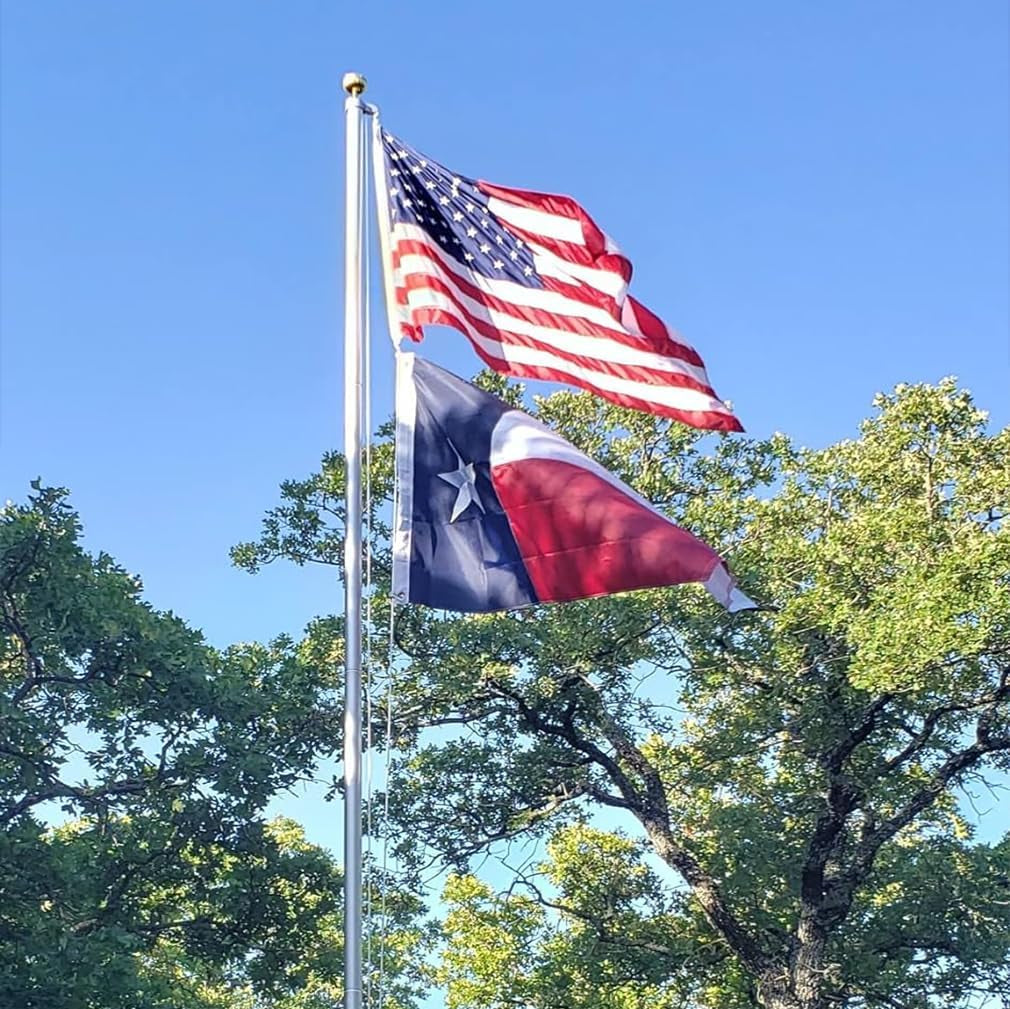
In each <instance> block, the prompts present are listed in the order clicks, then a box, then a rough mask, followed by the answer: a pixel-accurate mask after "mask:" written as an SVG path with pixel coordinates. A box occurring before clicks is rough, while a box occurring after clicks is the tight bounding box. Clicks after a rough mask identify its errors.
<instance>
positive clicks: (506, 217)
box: [487, 196, 586, 245]
mask: <svg viewBox="0 0 1010 1009" xmlns="http://www.w3.org/2000/svg"><path fill="white" fill-rule="evenodd" d="M487 208H488V210H490V211H491V213H492V214H494V215H495V216H496V217H500V218H501V219H502V220H503V221H508V222H509V224H514V225H515V226H516V227H517V228H521V229H522V230H523V231H530V232H532V233H533V234H534V235H543V236H544V237H545V238H554V239H557V240H559V241H562V242H571V243H572V244H573V245H585V244H586V239H585V237H584V235H583V234H582V222H581V221H577V220H573V219H572V218H571V217H562V216H561V215H560V214H550V213H548V212H547V211H546V210H532V209H530V208H529V207H517V206H516V205H515V204H514V203H506V202H505V201H504V200H499V199H498V198H497V197H496V196H492V197H490V198H489V199H488V201H487Z"/></svg>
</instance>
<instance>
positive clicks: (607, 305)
mask: <svg viewBox="0 0 1010 1009" xmlns="http://www.w3.org/2000/svg"><path fill="white" fill-rule="evenodd" d="M408 253H413V254H415V255H419V256H424V257H425V258H427V259H431V260H433V261H434V262H436V263H438V264H439V265H440V266H442V268H443V269H445V270H447V271H448V272H450V273H452V274H453V276H454V277H455V278H456V281H457V283H458V284H459V285H460V287H461V288H462V289H466V290H468V291H469V290H470V288H469V287H468V286H466V285H469V281H466V280H464V279H463V278H462V277H460V276H459V274H457V273H455V271H453V270H451V269H450V267H448V266H447V265H445V255H444V253H442V251H441V250H440V249H438V248H436V247H435V246H434V245H431V244H429V243H428V242H419V241H418V240H417V239H416V238H398V239H397V240H396V244H395V245H394V247H393V266H394V267H399V265H400V257H401V256H402V255H406V254H408ZM537 278H538V280H539V281H540V283H541V284H542V285H543V289H544V290H545V291H553V292H555V293H556V294H560V295H561V296H562V297H564V298H570V299H571V300H572V301H576V302H578V303H579V304H580V305H586V306H588V307H589V308H597V309H599V310H600V311H603V312H606V313H607V315H609V316H610V317H611V318H612V319H613V320H614V322H616V323H618V324H620V321H621V320H620V314H619V313H620V309H619V308H618V305H617V302H616V301H615V300H614V299H613V298H612V297H610V295H608V294H605V293H604V292H603V291H600V290H598V289H597V288H595V287H591V286H590V285H589V284H583V283H580V282H579V281H577V280H576V279H575V278H572V283H570V284H567V283H565V282H564V281H563V280H559V279H558V278H556V277H545V276H543V275H542V274H537ZM499 283H505V284H516V286H517V287H520V288H523V289H524V290H536V287H532V286H531V287H528V288H527V287H524V285H522V284H519V283H517V282H516V281H514V280H511V281H510V280H503V281H499ZM472 289H473V290H474V291H476V292H477V294H476V295H475V297H478V296H479V297H480V298H482V299H487V298H491V297H493V295H490V294H487V293H485V292H483V291H481V290H480V289H479V288H476V287H474V288H472ZM500 304H501V305H502V311H511V312H512V314H513V315H516V314H517V313H518V312H519V311H537V310H536V309H528V308H527V306H524V305H521V304H516V303H515V302H511V301H508V300H504V299H503V300H502V301H501V302H500ZM513 305H514V309H513V308H509V307H507V306H513ZM555 317H556V318H558V319H562V318H567V317H568V316H565V315H558V316H555ZM571 318H573V319H578V318H579V316H577V315H573V316H571ZM586 325H587V326H594V327H595V328H597V329H600V330H603V327H600V326H597V325H596V324H595V323H588V322H587V323H586ZM603 331H605V332H606V330H603ZM587 335H593V334H587ZM631 339H632V340H634V339H635V338H634V337H631ZM642 339H645V338H644V337H643V338H639V340H638V342H636V343H635V344H634V346H636V347H637V346H640V345H641V341H642Z"/></svg>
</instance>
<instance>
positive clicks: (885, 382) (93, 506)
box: [0, 0, 1010, 840]
mask: <svg viewBox="0 0 1010 1009" xmlns="http://www.w3.org/2000/svg"><path fill="white" fill-rule="evenodd" d="M0 12H2V24H0V27H2V37H0V44H2V92H0V100H2V123H0V128H2V178H0V184H2V249H0V252H2V276H0V279H2V291H0V293H2V302H0V311H2V317H0V322H2V345H0V497H11V498H21V497H23V496H24V494H25V493H26V491H27V489H28V482H29V480H30V479H31V478H32V477H34V476H37V475H41V476H42V477H43V479H44V480H45V481H47V482H50V483H57V484H63V485H66V486H69V487H70V488H71V490H72V492H73V500H74V502H75V503H76V505H77V506H78V508H79V509H80V511H81V513H82V516H83V518H84V522H85V525H86V533H87V541H88V543H89V545H91V546H92V547H93V548H94V549H105V550H107V551H109V552H110V553H112V554H113V555H114V556H116V557H117V558H118V559H119V560H120V561H121V562H122V563H123V564H124V565H125V566H127V567H128V568H129V569H130V570H132V571H135V572H138V573H139V574H140V575H141V576H142V577H143V579H144V581H145V584H146V586H147V594H148V598H149V599H150V600H151V601H152V602H153V603H154V604H155V605H157V606H161V607H170V608H173V609H174V610H176V611H177V612H179V613H180V614H181V615H182V616H184V617H185V618H186V619H188V620H189V621H190V622H191V623H193V624H195V625H197V626H199V627H202V628H203V629H204V630H205V632H206V633H207V635H208V637H209V638H210V639H211V640H212V641H214V642H215V643H218V644H225V643H227V642H229V641H232V640H249V639H262V638H266V637H269V636H271V635H272V634H274V633H276V632H279V631H291V632H298V631H299V629H300V628H301V627H302V626H303V625H304V623H305V622H306V621H307V620H308V619H309V618H310V617H311V616H312V615H314V614H316V613H319V612H325V611H328V610H334V609H337V608H339V606H340V597H339V590H338V586H337V580H336V577H335V575H331V574H330V573H329V572H321V571H302V570H297V569H276V570H269V571H267V572H266V573H264V574H262V575H260V576H259V577H257V578H250V577H249V576H247V575H244V574H241V573H239V572H236V571H234V570H233V569H231V568H230V566H229V562H228V557H227V551H228V548H229V546H230V545H232V544H233V543H235V542H236V541H238V540H240V539H245V538H251V537H253V536H254V535H255V534H256V532H257V530H258V527H259V521H260V518H261V516H262V513H263V511H264V510H265V509H266V508H267V507H269V506H270V505H271V504H273V503H274V502H275V500H276V488H277V485H278V483H279V482H280V481H281V480H282V479H284V478H286V477H291V476H300V475H303V474H306V473H308V472H309V471H310V470H311V469H312V468H313V467H314V466H315V464H316V463H317V461H318V458H319V456H320V454H321V452H322V451H323V450H324V449H327V448H329V447H331V446H335V445H337V444H339V443H340V419H341V416H342V406H341V402H340V389H341V382H342V375H341V365H340V360H341V357H340V343H339V341H340V329H341V321H342V306H341V290H342V287H341V282H340V270H341V228H342V220H341V209H342V185H343V177H342V171H343V160H342V145H343V137H342V129H343V115H342V94H341V92H340V77H341V75H342V73H343V72H344V71H345V70H348V69H358V70H361V71H362V72H364V73H365V74H366V75H367V76H368V78H369V82H370V87H369V92H368V95H367V97H368V98H369V99H370V100H371V101H373V102H375V103H377V104H379V105H380V106H381V108H382V110H383V115H384V120H385V122H386V125H387V126H388V127H389V128H390V129H391V130H393V131H394V132H395V133H398V134H399V135H400V136H402V137H403V138H404V139H405V140H407V141H408V142H410V143H411V144H413V145H414V146H415V147H417V148H418V149H420V150H422V151H424V152H426V153H428V154H430V155H432V156H433V157H435V158H437V159H438V160H440V161H441V162H443V163H444V164H446V165H448V166H449V167H451V168H453V169H454V170H459V171H461V172H465V173H467V174H469V175H473V176H479V177H482V178H486V179H489V180H493V181H499V182H501V183H503V184H506V185H514V186H525V187H529V188H541V189H549V190H555V191H562V192H568V193H570V194H572V195H574V196H576V197H577V198H579V199H580V200H581V201H582V202H583V203H584V204H585V205H586V206H587V207H588V208H589V209H590V211H591V212H592V213H593V214H594V216H595V217H596V219H597V220H598V221H599V222H600V223H601V224H602V226H603V227H605V228H606V229H607V230H608V231H609V232H610V233H611V234H612V235H613V236H614V237H615V238H616V239H617V240H618V241H619V242H620V243H621V245H622V247H623V248H624V249H625V251H626V252H627V253H628V254H629V255H630V256H631V258H632V260H633V261H634V263H635V279H634V282H633V286H632V290H633V291H634V292H635V293H636V294H637V296H638V297H639V298H640V299H641V300H642V301H644V302H645V303H646V304H647V305H649V306H650V307H652V308H653V309H654V310H656V311H657V312H659V313H660V314H661V315H663V316H664V317H665V318H666V319H667V320H668V321H669V322H671V323H672V324H673V325H675V326H676V327H677V328H678V329H680V331H681V332H682V333H683V334H684V335H685V336H686V338H687V339H688V340H689V341H690V342H692V343H693V344H694V345H695V346H696V347H697V348H698V349H699V350H700V351H701V353H702V354H703V356H704V357H705V359H706V362H707V363H708V366H709V371H710V375H711V376H712V379H713V381H714V383H715V386H716V389H717V390H718V391H719V393H720V395H722V396H723V397H726V398H729V399H731V400H733V402H734V404H735V405H736V407H737V410H738V412H739V415H740V417H741V418H742V420H743V422H744V424H745V425H746V426H747V428H748V430H749V431H750V432H752V433H754V434H757V435H764V434H767V433H769V432H771V431H774V430H782V431H786V432H788V433H790V434H792V435H793V436H794V437H795V438H796V439H797V440H799V441H800V442H801V443H803V444H807V445H822V444H826V443H828V442H830V441H832V440H835V439H838V438H842V437H850V436H853V435H854V434H855V432H856V425H857V423H858V421H859V420H860V418H862V417H863V416H865V415H866V414H867V413H868V412H869V410H870V401H871V399H872V396H873V394H874V392H876V391H877V390H879V389H884V388H889V387H891V386H893V385H894V384H895V383H896V382H899V381H906V382H915V381H934V380H936V379H938V378H940V377H941V376H943V375H947V374H956V375H958V376H959V377H960V378H961V380H962V381H963V382H964V383H965V384H966V385H967V386H969V387H970V388H971V389H972V390H974V392H975V393H976V396H977V399H978V401H979V402H980V404H981V405H983V406H985V407H987V408H988V409H990V410H991V411H992V412H993V416H994V421H996V422H998V423H1000V424H1005V423H1007V422H1008V421H1010V338H1008V328H1010V327H1008V272H1010V264H1008V190H1010V180H1008V130H1007V126H1008V108H1007V102H1008V99H1007V94H1008V89H1007V85H1008V72H1007V35H1008V24H1007V18H1008V13H1007V12H1008V8H1007V4H1006V2H1005V0H969V2H966V3H962V4H952V3H949V2H946V0H883V2H882V0H849V2H846V3H833V4H812V3H809V2H805V0H788V2H787V0H767V2H764V3H752V2H747V0H732V2H730V0H717V2H709V3H704V4H699V3H667V4H663V3H645V2H637V3H625V4H620V5H617V6H616V7H615V6H614V5H604V4H599V3H594V2H581V3H543V2H538V3H530V2H527V0H523V2H516V3H511V4H508V5H492V4H480V3H470V4H461V3H458V2H456V0H447V2H443V3H441V4H420V3H400V4H391V3H382V2H371V3H362V4H361V5H360V6H359V7H357V8H355V7H354V6H352V5H350V4H334V3H325V2H321V0H318V2H309V0H300V2H297V3H289V4H283V5H282V4H277V3H249V2H236V0H230V2H227V0H215V2H213V3H206V2H197V0H174V2H172V3H161V4H155V3H136V2H128V0H119V2H109V0H88V2H86V3H82V2H71V0H0ZM375 324H376V334H375V336H376V339H375V345H376V348H377V354H376V358H375V362H376V363H375V370H376V373H377V376H378V378H379V384H378V388H377V391H376V402H377V405H378V410H379V412H380V413H381V412H382V411H383V410H384V409H387V408H388V405H389V386H390V375H391V370H390V369H391V359H390V353H389V346H388V342H387V341H386V338H385V336H384V334H383V332H382V331H381V329H382V326H383V316H382V312H381V309H379V310H377V311H376V313H375ZM424 350H425V351H426V352H427V353H429V354H430V355H431V356H432V357H434V358H435V359H436V360H438V361H440V362H441V363H443V364H447V365H448V366H450V367H452V368H453V369H454V370H456V371H458V372H461V373H462V374H464V375H468V374H470V373H472V372H473V371H475V370H476V369H477V360H476V358H475V357H474V356H473V355H472V353H471V352H470V351H469V349H468V348H467V346H466V345H465V343H464V341H463V338H462V337H460V336H458V335H456V334H454V333H450V332H449V331H439V332H438V333H437V334H434V335H433V336H432V337H430V338H429V340H428V341H427V343H426V344H425V347H424ZM540 388H541V389H543V390H544V391H546V389H547V388H548V387H545V386H542V387H540ZM289 811H291V812H293V813H295V814H296V815H298V809H297V807H292V808H290V809H289ZM318 815H319V814H318V810H316V809H313V810H312V811H311V812H308V811H306V814H305V815H304V816H303V817H302V818H303V819H306V818H307V819H312V820H314V821H315V820H316V818H317V817H318ZM323 830H324V827H323V826H321V825H320V826H318V827H317V830H316V836H317V837H319V836H322V834H321V832H322V831H323ZM327 832H328V833H330V836H331V837H332V838H333V839H334V840H335V839H336V838H337V837H338V830H337V825H336V823H332V824H331V825H330V828H329V830H328V831H327Z"/></svg>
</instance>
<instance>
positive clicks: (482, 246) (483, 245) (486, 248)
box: [480, 242, 491, 256]
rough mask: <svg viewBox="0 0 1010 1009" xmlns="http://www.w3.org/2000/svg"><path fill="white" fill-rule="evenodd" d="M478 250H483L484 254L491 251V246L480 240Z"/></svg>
mask: <svg viewBox="0 0 1010 1009" xmlns="http://www.w3.org/2000/svg"><path fill="white" fill-rule="evenodd" d="M480 251H481V252H483V253H484V255H485V256H486V255H487V254H488V253H489V252H490V251H491V246H490V245H488V244H487V242H481V243H480Z"/></svg>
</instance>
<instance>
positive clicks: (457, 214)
mask: <svg viewBox="0 0 1010 1009" xmlns="http://www.w3.org/2000/svg"><path fill="white" fill-rule="evenodd" d="M452 219H453V220H454V221H462V220H463V215H462V214H461V213H460V212H459V211H458V210H457V211H456V212H455V213H454V214H453V215H452Z"/></svg>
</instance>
